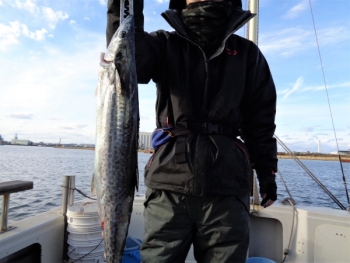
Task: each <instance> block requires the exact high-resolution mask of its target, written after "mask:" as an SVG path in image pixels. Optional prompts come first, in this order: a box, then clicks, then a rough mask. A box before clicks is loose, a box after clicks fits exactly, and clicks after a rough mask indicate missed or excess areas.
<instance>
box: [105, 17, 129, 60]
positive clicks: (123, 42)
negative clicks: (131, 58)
mask: <svg viewBox="0 0 350 263" xmlns="http://www.w3.org/2000/svg"><path fill="white" fill-rule="evenodd" d="M134 34H135V26H134V16H133V15H128V16H127V17H126V18H125V19H124V20H123V22H122V23H121V24H120V26H119V27H118V29H117V31H116V32H115V34H114V35H113V37H112V39H111V42H110V43H109V45H108V48H107V52H106V53H105V55H104V60H105V61H107V62H112V61H115V60H116V61H118V62H123V61H124V60H127V58H128V55H129V54H132V53H134V50H132V49H134V39H135V36H134Z"/></svg>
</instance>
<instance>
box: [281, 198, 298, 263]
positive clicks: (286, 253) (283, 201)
mask: <svg viewBox="0 0 350 263" xmlns="http://www.w3.org/2000/svg"><path fill="white" fill-rule="evenodd" d="M287 203H289V204H290V205H291V206H292V209H293V220H292V227H291V230H290V236H289V243H288V247H287V248H286V249H285V250H284V252H283V255H284V258H283V260H282V261H281V263H283V262H284V261H285V260H286V258H287V256H288V255H289V252H290V246H291V244H292V237H293V231H294V219H295V207H294V205H295V201H294V200H293V199H290V198H285V199H283V200H282V204H287Z"/></svg>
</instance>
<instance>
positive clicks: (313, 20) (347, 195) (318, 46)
mask: <svg viewBox="0 0 350 263" xmlns="http://www.w3.org/2000/svg"><path fill="white" fill-rule="evenodd" d="M309 4H310V11H311V17H312V22H313V25H314V31H315V37H316V43H317V48H318V56H319V58H320V63H321V68H322V75H323V81H324V87H325V90H326V94H327V100H328V108H329V112H330V115H331V120H332V126H333V132H334V137H335V143H336V145H337V150H338V158H339V163H340V168H341V171H342V175H343V183H344V187H345V193H346V198H347V200H348V204H349V208H350V199H349V193H348V187H347V184H346V178H345V174H344V169H343V164H342V161H341V158H340V154H339V145H338V138H337V133H336V132H335V125H334V120H333V114H332V109H331V103H330V100H329V95H328V88H327V82H326V75H325V73H324V68H323V62H322V57H321V51H320V45H319V43H318V37H317V31H316V25H315V19H314V13H313V11H312V5H311V0H309Z"/></svg>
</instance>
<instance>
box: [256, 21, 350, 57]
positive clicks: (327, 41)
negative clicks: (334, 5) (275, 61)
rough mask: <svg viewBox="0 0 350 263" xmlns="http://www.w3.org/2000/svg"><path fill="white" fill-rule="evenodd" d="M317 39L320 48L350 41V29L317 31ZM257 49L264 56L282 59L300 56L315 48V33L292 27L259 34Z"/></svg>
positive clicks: (336, 28)
mask: <svg viewBox="0 0 350 263" xmlns="http://www.w3.org/2000/svg"><path fill="white" fill-rule="evenodd" d="M317 37H318V40H319V44H320V46H322V47H326V46H328V45H333V44H337V43H347V42H349V41H350V28H348V27H333V28H327V29H323V30H318V32H317ZM259 43H260V44H259V47H260V49H261V50H262V52H263V53H264V54H273V55H278V56H281V57H284V58H288V57H291V56H293V55H296V54H298V55H300V53H301V52H303V51H306V50H308V49H310V48H315V47H316V40H315V32H314V31H313V30H305V29H303V28H299V27H294V28H287V29H284V30H279V31H273V32H269V33H264V34H260V36H259Z"/></svg>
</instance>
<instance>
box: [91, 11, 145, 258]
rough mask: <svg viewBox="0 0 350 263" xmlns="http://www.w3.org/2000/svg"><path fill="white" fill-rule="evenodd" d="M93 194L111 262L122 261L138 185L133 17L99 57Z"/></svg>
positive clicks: (137, 120) (118, 31)
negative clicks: (95, 198)
mask: <svg viewBox="0 0 350 263" xmlns="http://www.w3.org/2000/svg"><path fill="white" fill-rule="evenodd" d="M96 97H97V120H96V122H97V125H96V145H95V170H94V175H93V182H92V192H95V193H96V196H97V202H98V209H99V214H100V217H101V225H102V227H103V236H104V245H105V258H106V262H107V263H116V262H121V260H122V257H123V250H124V246H125V241H126V236H127V232H128V227H129V222H130V215H131V212H132V205H133V200H134V192H135V187H137V183H138V166H137V147H138V129H139V108H138V106H139V105H138V89H137V77H136V64H135V46H134V19H133V16H132V15H129V16H128V17H127V18H125V20H124V21H123V22H122V23H121V24H120V26H119V28H118V30H117V32H116V33H115V34H114V36H113V38H112V40H111V42H110V44H109V45H108V48H107V52H106V54H103V53H102V54H101V62H100V69H99V81H98V86H97V90H96Z"/></svg>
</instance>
